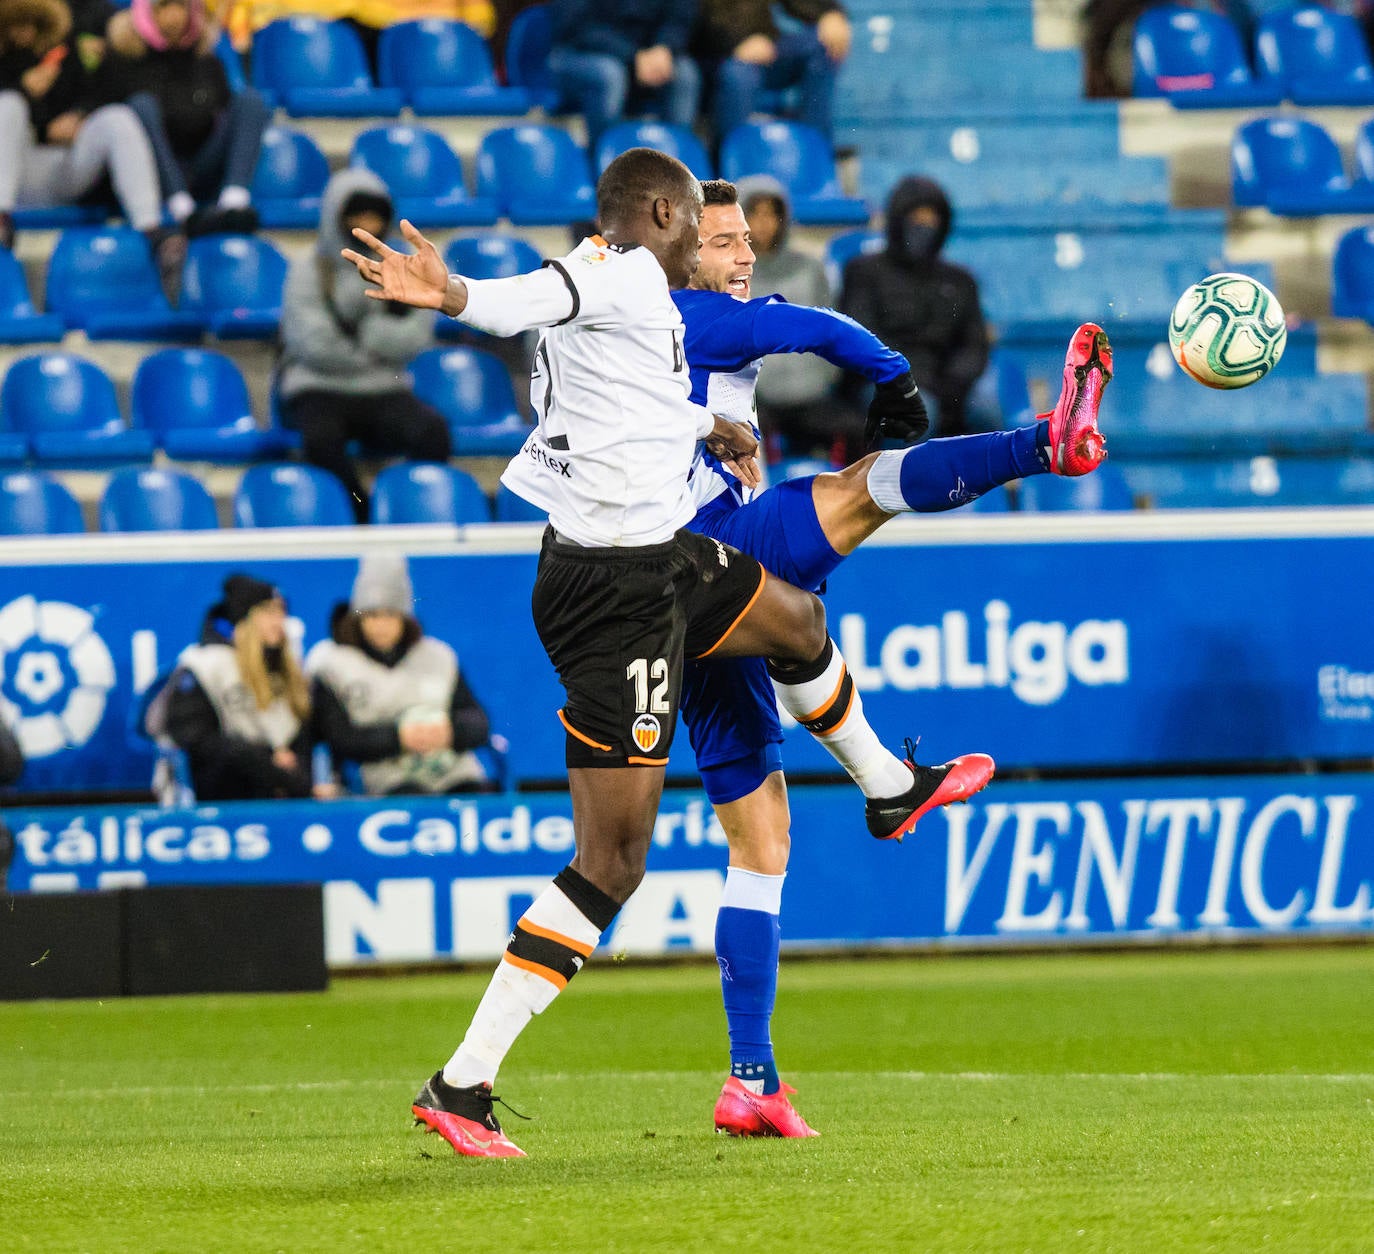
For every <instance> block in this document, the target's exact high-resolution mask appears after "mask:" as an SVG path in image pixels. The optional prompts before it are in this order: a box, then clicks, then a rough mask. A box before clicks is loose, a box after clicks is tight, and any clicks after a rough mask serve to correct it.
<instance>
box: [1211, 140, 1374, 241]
mask: <svg viewBox="0 0 1374 1254" xmlns="http://www.w3.org/2000/svg"><path fill="white" fill-rule="evenodd" d="M1231 194H1232V199H1233V200H1234V201H1235V203H1236V205H1237V206H1238V207H1249V206H1257V205H1262V206H1263V207H1264V208H1266V209H1268V210H1269V211H1270V212H1271V213H1276V214H1287V215H1292V216H1297V217H1306V216H1310V215H1313V214H1323V213H1371V212H1374V184H1371V183H1368V182H1365V181H1363V180H1357V181H1355V182H1352V181H1351V180H1350V179H1349V178H1347V177H1346V173H1345V167H1344V165H1343V163H1342V161H1341V150H1340V149H1339V148H1338V147H1337V146H1336V141H1335V140H1334V139H1332V138H1331V136H1330V135H1328V134H1327V133H1326V131H1324V130H1323V129H1322V128H1321V127H1320V126H1318V125H1317V123H1315V122H1312V121H1309V120H1308V119H1306V118H1296V117H1275V118H1255V119H1253V120H1252V121H1249V122H1246V123H1244V124H1243V125H1242V126H1240V127H1239V128H1238V129H1237V131H1236V133H1235V136H1234V137H1233V138H1232V140H1231Z"/></svg>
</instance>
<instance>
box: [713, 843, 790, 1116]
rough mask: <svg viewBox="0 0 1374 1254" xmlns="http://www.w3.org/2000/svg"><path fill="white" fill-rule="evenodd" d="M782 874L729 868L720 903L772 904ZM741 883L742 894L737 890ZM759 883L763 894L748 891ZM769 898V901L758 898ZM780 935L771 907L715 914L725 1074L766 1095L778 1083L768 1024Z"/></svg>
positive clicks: (727, 909)
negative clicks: (726, 1046)
mask: <svg viewBox="0 0 1374 1254" xmlns="http://www.w3.org/2000/svg"><path fill="white" fill-rule="evenodd" d="M782 879H783V877H782V876H781V875H755V874H753V873H751V872H749V871H743V872H742V871H740V870H739V868H737V867H731V868H730V870H729V872H728V874H727V876H726V892H725V895H724V896H723V897H722V903H725V902H730V901H732V900H735V901H738V900H740V899H741V898H743V899H744V900H747V901H749V902H750V905H763V906H765V907H767V906H769V905H773V906H775V907H776V903H777V899H778V898H779V897H780V895H781V890H782ZM759 881H762V884H761V885H760V884H759V883H758V882H759ZM770 881H771V883H770ZM741 883H742V884H743V885H744V892H743V893H741V892H739V891H738V886H739V885H740V884H741ZM760 887H762V889H763V893H762V894H760V893H758V892H755V891H751V890H754V889H758V888H760ZM732 889H733V890H735V891H732ZM768 897H771V898H772V900H766V899H761V898H768ZM781 939H782V927H781V926H780V924H779V922H778V914H777V910H776V908H774V909H772V910H769V909H767V908H764V909H751V908H748V907H747V906H740V905H728V904H722V905H721V908H720V911H719V913H718V914H717V915H716V959H717V961H718V962H719V963H720V988H721V994H722V996H723V998H724V1001H725V1017H726V1020H727V1022H728V1024H729V1027H730V1074H731V1075H733V1076H738V1077H739V1078H740V1079H741V1080H744V1081H745V1082H747V1083H751V1084H752V1083H755V1082H758V1081H762V1082H763V1092H764V1093H765V1094H767V1093H776V1092H777V1091H778V1089H779V1087H780V1082H779V1080H778V1068H777V1064H776V1062H775V1061H774V1059H773V1040H772V1036H771V1033H770V1031H769V1025H770V1023H771V1021H772V1018H773V1003H774V1001H775V1000H776V998H777V992H778V950H779V944H780V941H781Z"/></svg>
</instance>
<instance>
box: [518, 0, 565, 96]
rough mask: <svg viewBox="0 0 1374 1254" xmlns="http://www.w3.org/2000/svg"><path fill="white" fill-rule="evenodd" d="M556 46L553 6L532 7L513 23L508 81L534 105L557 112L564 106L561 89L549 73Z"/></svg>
mask: <svg viewBox="0 0 1374 1254" xmlns="http://www.w3.org/2000/svg"><path fill="white" fill-rule="evenodd" d="M552 46H553V23H552V21H551V20H550V18H549V6H548V5H546V4H532V5H530V6H529V7H528V8H526V9H522V10H521V11H520V12H519V13H517V14H516V15H515V17H514V18H513V19H512V20H511V24H510V33H509V34H508V35H507V36H506V56H505V63H506V81H507V82H508V83H510V85H511V86H512V87H519V88H522V89H523V90H524V91H525V92H526V94H527V95H528V96H529V100H530V104H531V105H533V106H534V107H535V108H538V109H543V110H544V111H545V112H546V113H552V112H554V111H555V110H556V109H557V108H558V107H559V104H560V101H559V97H558V88H557V87H555V86H554V82H553V74H552V73H550V71H549V49H550V48H551V47H552Z"/></svg>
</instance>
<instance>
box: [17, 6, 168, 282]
mask: <svg viewBox="0 0 1374 1254" xmlns="http://www.w3.org/2000/svg"><path fill="white" fill-rule="evenodd" d="M111 12H112V10H111V9H110V8H109V6H108V5H106V4H105V3H104V2H103V0H87V3H85V4H84V5H82V6H81V7H80V8H79V9H78V10H77V12H76V15H75V16H74V15H73V10H72V9H71V8H69V7H68V6H67V5H66V4H65V3H64V2H63V0H0V244H3V245H4V246H5V247H6V248H8V247H11V246H12V244H13V242H14V210H15V208H16V207H17V206H18V205H19V204H20V203H23V204H26V205H70V204H75V203H77V202H78V201H82V200H84V199H86V198H87V197H88V196H90V195H91V194H92V193H96V192H98V191H99V189H100V187H101V185H102V183H103V181H104V180H105V179H106V178H108V179H109V181H110V182H111V183H112V184H113V185H114V194H115V197H116V199H117V200H118V201H119V204H120V206H121V208H122V209H123V211H124V216H125V217H127V218H128V220H129V222H130V224H131V225H132V226H133V227H135V228H136V229H137V230H140V231H142V232H143V233H144V235H146V236H147V237H148V243H149V246H150V247H151V248H152V250H153V254H154V257H155V259H156V261H157V266H158V272H159V274H160V275H161V276H162V283H163V287H164V288H165V289H166V290H167V294H168V296H169V298H170V299H173V300H175V298H176V295H177V293H178V291H179V290H180V286H181V267H182V263H183V262H184V261H185V259H186V236H185V234H184V233H183V232H182V231H180V230H177V229H164V228H163V227H162V212H161V198H160V195H159V191H158V181H157V166H156V164H155V162H154V160H153V150H152V146H151V145H150V144H149V142H148V137H147V135H145V134H144V132H143V128H142V127H141V126H140V125H139V123H138V118H137V117H135V116H134V114H133V112H132V111H131V110H130V109H129V108H127V107H126V106H125V105H118V104H102V103H101V99H100V89H99V85H98V83H97V81H96V76H97V73H98V70H99V62H100V60H101V59H102V58H103V56H104V47H105V45H104V30H105V24H106V21H107V20H108V18H109V15H110V13H111ZM35 140H36V141H37V142H35Z"/></svg>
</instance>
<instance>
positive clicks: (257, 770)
mask: <svg viewBox="0 0 1374 1254" xmlns="http://www.w3.org/2000/svg"><path fill="white" fill-rule="evenodd" d="M165 726H166V731H167V734H168V735H169V736H171V738H172V739H173V740H174V741H175V742H176V743H177V745H178V746H180V747H181V748H182V749H184V750H185V751H186V755H187V757H188V758H189V760H190V767H191V784H192V787H193V788H194V790H195V794H196V800H197V801H250V800H261V799H266V798H272V797H308V796H310V795H311V791H312V790H311V782H310V774H311V741H310V691H309V687H308V685H307V683H306V680H305V675H304V673H303V672H302V670H301V666H300V663H299V661H298V660H297V659H296V656H295V654H294V653H293V651H292V649H291V644H290V642H289V641H288V640H287V637H286V602H285V601H284V600H283V599H282V595H281V593H280V592H278V591H277V589H276V588H274V587H273V586H272V585H271V584H270V583H266V582H264V581H263V580H261V579H255V578H253V577H252V576H251V575H245V574H233V575H230V576H229V577H228V578H227V579H226V580H225V581H224V594H223V596H222V597H221V599H220V600H219V601H218V602H217V603H216V604H215V605H214V606H212V607H211V609H210V611H209V613H208V614H207V615H206V616H205V625H204V627H203V628H202V630H201V636H200V643H199V644H195V645H192V646H191V647H190V648H188V649H185V650H184V651H183V652H182V654H181V656H180V658H178V659H177V668H176V670H175V671H174V672H173V674H172V677H171V679H170V680H168V687H167V705H166V722H165Z"/></svg>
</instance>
